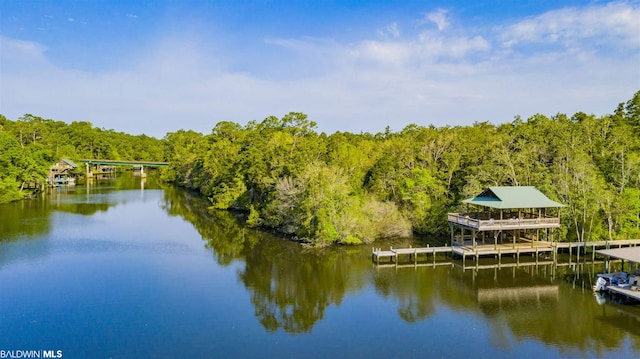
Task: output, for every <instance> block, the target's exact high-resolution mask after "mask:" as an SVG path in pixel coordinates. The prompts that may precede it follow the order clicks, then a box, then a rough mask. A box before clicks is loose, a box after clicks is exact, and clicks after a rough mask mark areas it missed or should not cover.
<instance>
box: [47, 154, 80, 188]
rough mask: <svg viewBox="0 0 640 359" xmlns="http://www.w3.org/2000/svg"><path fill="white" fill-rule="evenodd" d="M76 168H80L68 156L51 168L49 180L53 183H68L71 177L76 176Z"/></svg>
mask: <svg viewBox="0 0 640 359" xmlns="http://www.w3.org/2000/svg"><path fill="white" fill-rule="evenodd" d="M76 168H78V165H77V164H75V163H74V162H73V161H71V160H68V159H66V158H63V159H60V160H58V162H56V163H54V164H53V165H52V166H51V167H50V168H49V175H48V176H47V182H49V183H51V184H56V183H67V181H69V179H71V178H74V175H75V174H74V173H73V171H74V170H75V169H76Z"/></svg>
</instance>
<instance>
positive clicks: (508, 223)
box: [447, 186, 564, 247]
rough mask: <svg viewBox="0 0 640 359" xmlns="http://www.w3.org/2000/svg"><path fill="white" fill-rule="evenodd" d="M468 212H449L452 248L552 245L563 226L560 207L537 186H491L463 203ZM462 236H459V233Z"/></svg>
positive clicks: (448, 219) (561, 205)
mask: <svg viewBox="0 0 640 359" xmlns="http://www.w3.org/2000/svg"><path fill="white" fill-rule="evenodd" d="M462 202H463V203H466V211H465V212H460V213H449V214H448V216H447V222H448V223H449V228H450V230H451V244H452V245H468V244H471V245H473V246H474V247H475V246H476V244H477V242H478V241H481V242H482V243H483V244H484V243H485V241H487V240H490V241H491V244H494V245H497V244H498V243H509V242H512V243H513V245H514V247H515V244H516V243H517V242H531V243H532V244H533V242H534V241H541V238H542V239H544V241H546V242H551V241H552V239H553V232H552V231H553V229H554V228H559V227H560V208H562V207H564V205H563V204H562V203H558V202H556V201H553V200H551V199H549V198H548V197H547V196H545V195H544V194H543V193H542V192H540V191H539V190H538V189H537V188H535V187H533V186H497V187H489V188H488V189H486V190H484V191H483V192H482V193H480V194H479V195H477V196H475V197H473V198H469V199H466V200H463V201H462ZM458 230H459V231H460V232H459V233H460V234H459V235H456V232H457V231H458Z"/></svg>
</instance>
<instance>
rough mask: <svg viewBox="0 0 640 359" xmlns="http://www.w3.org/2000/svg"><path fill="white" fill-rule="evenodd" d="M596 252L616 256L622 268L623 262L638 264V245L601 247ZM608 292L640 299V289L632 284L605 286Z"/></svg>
mask: <svg viewBox="0 0 640 359" xmlns="http://www.w3.org/2000/svg"><path fill="white" fill-rule="evenodd" d="M596 253H597V254H600V255H603V256H606V257H607V258H616V259H620V260H622V269H623V270H624V262H625V261H627V262H629V265H630V266H632V265H636V266H638V265H640V248H638V247H627V248H614V249H602V250H598V251H596ZM608 270H609V265H608V261H606V262H605V271H608ZM607 289H608V290H609V292H613V293H617V294H620V295H624V296H626V297H627V298H631V299H635V300H637V301H640V290H638V286H633V287H631V288H624V287H618V286H615V285H609V286H607Z"/></svg>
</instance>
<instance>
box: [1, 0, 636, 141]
mask: <svg viewBox="0 0 640 359" xmlns="http://www.w3.org/2000/svg"><path fill="white" fill-rule="evenodd" d="M639 19H640V1H637V0H635V1H530V2H527V3H524V2H518V1H497V0H495V1H488V0H484V1H483V0H478V1H244V2H243V1H117V0H113V1H97V0H96V1H64V0H58V1H17V0H15V1H12V0H0V114H3V115H5V116H6V117H8V118H10V119H14V120H15V119H18V118H19V117H21V116H22V115H24V114H26V113H30V114H33V115H37V116H41V117H44V118H51V119H54V120H62V121H66V122H71V121H89V122H92V123H93V124H94V125H95V126H97V127H101V128H106V129H114V130H116V131H124V132H127V133H131V134H141V133H145V134H148V135H152V136H156V137H162V136H164V135H165V134H166V133H167V132H173V131H176V130H178V129H193V130H196V131H199V132H203V133H209V132H210V130H211V128H212V127H213V126H215V124H216V123H217V122H219V121H233V122H237V123H240V124H243V125H244V124H246V123H247V122H248V121H250V120H256V121H261V120H262V119H264V118H266V117H268V116H271V115H274V116H277V117H282V116H283V115H285V114H286V113H288V112H290V111H299V112H304V113H306V114H308V115H309V118H310V119H311V120H313V121H315V122H317V123H318V130H319V131H324V132H326V133H333V132H335V131H349V132H353V133H360V132H371V133H376V132H382V131H384V129H385V127H386V126H390V128H391V129H392V130H394V131H399V130H401V129H402V128H404V127H405V126H407V125H409V124H412V123H414V124H418V125H423V126H429V125H435V126H456V125H469V124H472V123H474V122H483V121H488V122H491V123H494V124H499V123H504V122H510V121H512V120H513V119H514V117H515V116H518V115H519V116H521V117H523V118H528V117H529V116H531V115H533V114H536V113H541V114H545V115H548V116H552V115H555V114H557V113H565V114H568V115H572V114H574V113H575V112H578V111H582V112H586V113H592V114H595V115H598V116H600V115H604V114H607V113H612V112H613V110H614V109H615V108H616V106H617V104H618V103H620V102H624V101H627V100H629V99H630V98H631V97H632V96H633V94H634V93H635V92H636V91H638V90H640V20H639Z"/></svg>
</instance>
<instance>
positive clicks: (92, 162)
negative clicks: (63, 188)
mask: <svg viewBox="0 0 640 359" xmlns="http://www.w3.org/2000/svg"><path fill="white" fill-rule="evenodd" d="M78 162H81V163H84V164H85V166H86V170H87V177H93V169H94V168H95V167H96V166H100V165H105V166H133V167H138V168H140V176H142V177H145V176H146V173H144V167H166V166H168V165H169V162H153V161H124V160H104V159H86V158H85V159H80V160H78Z"/></svg>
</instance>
